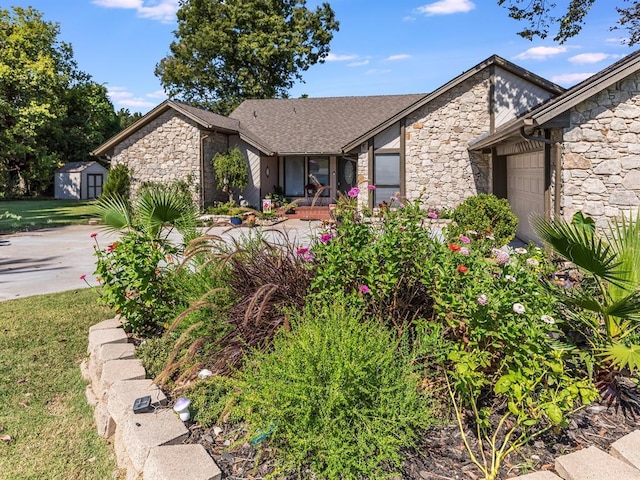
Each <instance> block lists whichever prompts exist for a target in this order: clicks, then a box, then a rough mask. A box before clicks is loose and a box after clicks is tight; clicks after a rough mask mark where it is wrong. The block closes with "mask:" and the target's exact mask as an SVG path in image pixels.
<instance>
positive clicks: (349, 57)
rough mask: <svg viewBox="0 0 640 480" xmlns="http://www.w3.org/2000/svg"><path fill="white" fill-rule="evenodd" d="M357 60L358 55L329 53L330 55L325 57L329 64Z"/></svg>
mask: <svg viewBox="0 0 640 480" xmlns="http://www.w3.org/2000/svg"><path fill="white" fill-rule="evenodd" d="M356 58H358V56H357V55H337V54H335V53H329V55H327V56H326V57H325V60H326V61H327V62H346V61H349V60H355V59H356Z"/></svg>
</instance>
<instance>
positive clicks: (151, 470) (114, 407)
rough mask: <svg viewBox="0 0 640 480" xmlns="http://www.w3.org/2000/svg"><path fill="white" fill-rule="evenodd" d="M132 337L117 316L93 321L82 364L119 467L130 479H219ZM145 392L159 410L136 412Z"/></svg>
mask: <svg viewBox="0 0 640 480" xmlns="http://www.w3.org/2000/svg"><path fill="white" fill-rule="evenodd" d="M128 340H129V339H128V337H127V334H126V333H125V332H124V330H123V329H122V328H121V321H120V319H119V318H118V317H116V318H111V319H109V320H105V321H103V322H100V323H98V324H96V325H93V326H92V327H90V328H89V346H88V348H87V353H88V354H89V356H88V358H87V359H85V360H84V361H83V362H82V364H81V367H80V368H81V371H82V376H83V377H84V379H85V380H86V381H87V382H89V385H88V386H87V389H86V396H87V401H88V402H89V404H90V405H91V406H92V407H94V419H95V422H96V427H97V430H98V435H100V436H101V437H103V438H109V439H111V438H112V439H113V445H114V450H115V454H116V460H117V463H118V467H119V468H121V469H123V470H126V479H127V480H140V479H143V480H173V479H176V478H180V479H182V480H220V479H221V478H222V472H221V471H220V469H219V468H218V466H217V465H216V463H215V462H214V460H213V459H212V458H211V456H209V454H208V453H207V451H206V450H205V449H204V447H203V446H202V445H194V444H190V445H185V444H183V442H184V440H185V439H186V438H187V435H188V433H189V431H188V429H187V427H185V425H184V423H183V422H182V421H181V420H180V419H179V418H178V416H177V415H176V414H175V412H173V410H172V409H171V408H170V407H168V406H167V398H166V397H165V395H164V393H162V391H161V390H160V389H159V388H158V387H157V386H156V385H154V384H153V382H152V381H151V380H149V379H147V378H146V372H145V370H144V367H143V366H142V363H141V362H140V360H138V359H136V358H135V351H134V346H133V344H131V343H128ZM146 395H150V396H151V400H152V402H153V405H154V406H155V410H154V411H153V412H150V413H139V414H134V413H133V402H134V401H135V399H136V398H139V397H144V396H146Z"/></svg>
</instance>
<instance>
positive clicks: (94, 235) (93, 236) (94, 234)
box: [89, 233, 98, 238]
mask: <svg viewBox="0 0 640 480" xmlns="http://www.w3.org/2000/svg"><path fill="white" fill-rule="evenodd" d="M89 236H90V237H91V238H96V237H97V236H98V234H97V233H92V234H91V235H89Z"/></svg>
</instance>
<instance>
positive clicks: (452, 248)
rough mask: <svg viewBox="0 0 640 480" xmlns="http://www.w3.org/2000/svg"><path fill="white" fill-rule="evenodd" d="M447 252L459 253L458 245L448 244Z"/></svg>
mask: <svg viewBox="0 0 640 480" xmlns="http://www.w3.org/2000/svg"><path fill="white" fill-rule="evenodd" d="M449 250H451V251H452V252H459V251H460V245H456V244H455V243H450V244H449Z"/></svg>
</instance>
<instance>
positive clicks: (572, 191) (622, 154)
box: [561, 74, 640, 226]
mask: <svg viewBox="0 0 640 480" xmlns="http://www.w3.org/2000/svg"><path fill="white" fill-rule="evenodd" d="M563 140H564V152H563V162H562V167H563V171H562V182H563V190H562V203H561V206H562V215H563V216H564V218H566V219H570V218H571V216H572V215H573V214H574V213H575V212H577V211H579V210H582V211H583V212H584V213H585V214H588V215H590V216H592V217H593V218H594V219H595V220H596V222H597V224H598V225H599V226H604V225H605V224H606V223H607V222H608V220H610V219H612V218H614V217H619V216H620V215H622V214H625V215H627V214H629V213H630V212H631V211H635V210H637V208H638V205H639V204H640V199H639V198H640V74H635V75H633V76H631V77H628V78H627V79H625V80H624V81H621V82H618V83H616V84H614V85H612V86H611V87H609V88H608V89H605V90H603V91H602V92H600V93H598V94H597V95H595V96H593V97H592V98H590V99H589V100H586V101H584V102H582V103H580V104H579V105H577V106H576V107H574V108H573V109H572V110H571V126H570V127H569V128H567V129H565V131H564V135H563Z"/></svg>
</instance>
